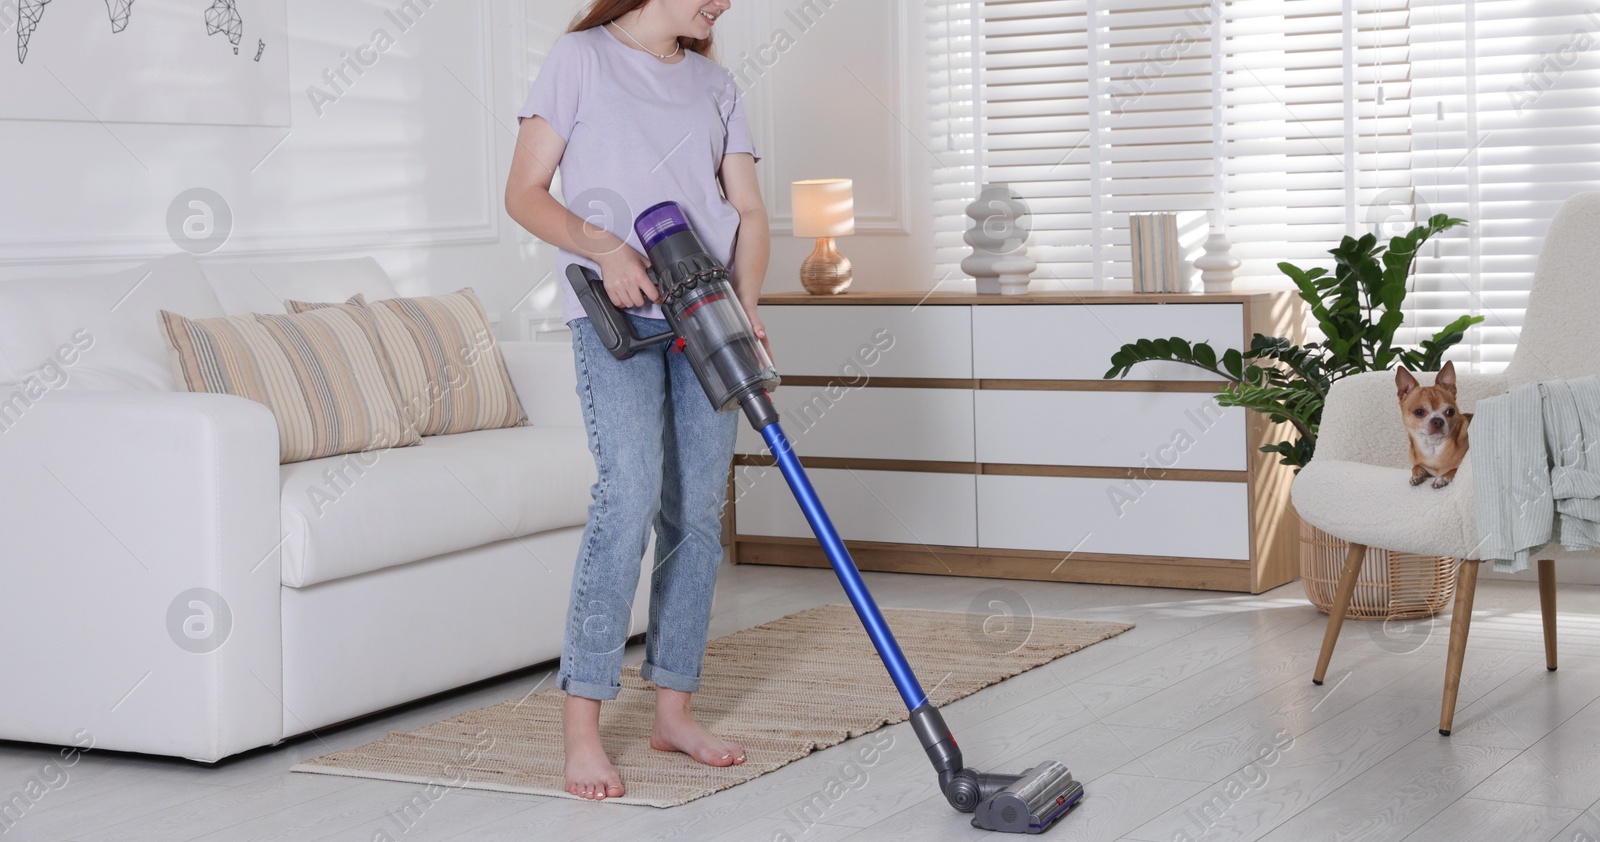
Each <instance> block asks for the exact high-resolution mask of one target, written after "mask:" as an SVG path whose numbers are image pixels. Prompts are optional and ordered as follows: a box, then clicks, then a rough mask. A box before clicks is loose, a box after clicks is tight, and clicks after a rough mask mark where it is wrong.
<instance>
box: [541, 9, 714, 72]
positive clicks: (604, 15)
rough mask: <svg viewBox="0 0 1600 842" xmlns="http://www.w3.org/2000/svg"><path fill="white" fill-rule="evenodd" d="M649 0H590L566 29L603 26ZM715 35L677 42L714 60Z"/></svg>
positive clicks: (686, 48) (574, 29) (576, 30)
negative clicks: (713, 43)
mask: <svg viewBox="0 0 1600 842" xmlns="http://www.w3.org/2000/svg"><path fill="white" fill-rule="evenodd" d="M649 2H650V0H590V3H589V8H588V10H587V11H583V12H579V13H578V16H577V17H575V18H573V19H572V26H571V27H569V28H568V29H567V31H568V32H578V31H581V30H584V29H593V28H595V27H597V26H604V25H606V24H608V23H610V22H612V21H614V20H616V19H617V18H620V17H622V16H623V15H625V14H628V13H629V12H632V11H633V10H635V9H637V8H639V7H641V6H643V5H645V4H646V3H649ZM715 37H716V36H715V35H712V36H710V37H708V38H704V39H699V38H679V39H678V43H680V44H682V45H683V48H684V49H685V50H689V51H690V52H695V53H699V54H700V55H703V56H705V57H706V58H708V59H711V60H713V61H715V60H716V56H715V55H713V54H712V47H711V42H712V39H714V38H715Z"/></svg>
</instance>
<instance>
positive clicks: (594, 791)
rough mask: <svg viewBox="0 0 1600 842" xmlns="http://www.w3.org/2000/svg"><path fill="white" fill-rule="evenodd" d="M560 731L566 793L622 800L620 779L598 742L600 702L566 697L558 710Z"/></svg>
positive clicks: (602, 746)
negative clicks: (564, 754)
mask: <svg viewBox="0 0 1600 842" xmlns="http://www.w3.org/2000/svg"><path fill="white" fill-rule="evenodd" d="M561 732H562V739H563V742H564V743H565V748H566V765H565V767H564V769H563V771H564V773H565V775H566V779H567V792H570V793H572V794H573V795H576V796H578V797H580V798H589V799H593V800H595V801H603V800H605V799H607V798H620V797H622V794H623V792H624V791H625V790H624V789H623V788H622V776H621V775H618V774H617V767H615V766H613V765H611V759H610V758H608V757H606V749H605V746H604V745H603V744H601V742H600V701H599V700H598V699H585V698H583V697H582V696H568V697H567V700H566V703H565V704H564V705H563V706H562V708H561Z"/></svg>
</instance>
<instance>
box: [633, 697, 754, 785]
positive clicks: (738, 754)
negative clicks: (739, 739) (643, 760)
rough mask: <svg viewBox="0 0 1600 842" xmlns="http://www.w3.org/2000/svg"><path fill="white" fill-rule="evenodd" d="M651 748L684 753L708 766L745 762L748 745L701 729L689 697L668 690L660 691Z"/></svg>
mask: <svg viewBox="0 0 1600 842" xmlns="http://www.w3.org/2000/svg"><path fill="white" fill-rule="evenodd" d="M650 747H651V748H653V749H655V750H657V751H681V752H683V753H684V754H687V755H689V756H690V757H692V758H694V759H695V760H698V761H699V762H701V763H704V764H706V765H707V766H733V765H735V764H739V763H743V762H744V746H741V745H739V744H738V743H736V742H733V741H732V740H724V739H722V738H721V737H718V736H716V735H715V734H712V733H711V732H710V731H707V730H706V729H704V728H702V727H700V723H698V722H696V721H694V714H692V713H690V712H689V694H688V693H684V692H682V691H679V690H668V689H666V688H665V687H657V688H656V720H655V726H654V727H652V728H651V729H650Z"/></svg>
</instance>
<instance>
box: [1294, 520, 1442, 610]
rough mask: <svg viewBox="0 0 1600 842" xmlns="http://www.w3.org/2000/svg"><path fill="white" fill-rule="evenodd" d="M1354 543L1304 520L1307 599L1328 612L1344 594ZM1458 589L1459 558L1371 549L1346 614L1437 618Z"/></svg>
mask: <svg viewBox="0 0 1600 842" xmlns="http://www.w3.org/2000/svg"><path fill="white" fill-rule="evenodd" d="M1349 552H1350V545H1349V544H1348V543H1346V542H1344V541H1341V540H1339V539H1338V538H1335V537H1333V536H1332V535H1329V534H1328V533H1326V532H1323V531H1322V530H1320V529H1318V528H1316V527H1315V526H1312V525H1311V524H1309V523H1306V522H1305V521H1304V520H1303V519H1302V520H1301V521H1300V582H1301V584H1302V585H1303V586H1304V587H1305V589H1306V599H1309V600H1311V604H1312V605H1315V606H1316V607H1317V610H1318V611H1321V612H1322V613H1324V614H1326V613H1328V609H1329V608H1330V607H1331V606H1332V605H1333V597H1334V594H1335V593H1337V592H1338V590H1339V574H1340V572H1342V571H1343V570H1344V561H1345V556H1346V555H1347V554H1348V553H1349ZM1455 591H1456V560H1455V559H1453V558H1444V557H1433V556H1424V555H1413V554H1411V553H1401V552H1393V551H1391V550H1380V549H1378V548H1377V547H1368V548H1367V555H1366V558H1365V559H1363V560H1362V563H1361V575H1360V576H1359V577H1357V578H1356V591H1355V594H1353V595H1352V596H1351V597H1350V610H1349V612H1348V613H1347V614H1346V615H1345V616H1347V617H1354V618H1356V619H1360V620H1409V619H1415V618H1420V617H1432V616H1433V615H1435V614H1437V613H1439V612H1440V611H1441V610H1443V608H1444V607H1445V606H1446V605H1448V604H1450V598H1451V597H1452V596H1453V595H1454V594H1455Z"/></svg>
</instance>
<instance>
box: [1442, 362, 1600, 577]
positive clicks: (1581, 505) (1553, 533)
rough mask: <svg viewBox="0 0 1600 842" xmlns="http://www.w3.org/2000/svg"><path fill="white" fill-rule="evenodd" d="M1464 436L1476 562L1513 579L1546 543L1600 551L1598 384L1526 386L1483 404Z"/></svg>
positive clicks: (1593, 380) (1583, 381) (1565, 382)
mask: <svg viewBox="0 0 1600 842" xmlns="http://www.w3.org/2000/svg"><path fill="white" fill-rule="evenodd" d="M1469 436H1470V441H1471V448H1470V449H1469V450H1468V451H1467V458H1469V459H1471V460H1472V471H1473V482H1474V483H1475V484H1476V485H1475V489H1476V493H1475V495H1474V498H1473V504H1474V506H1473V507H1474V510H1475V511H1476V513H1477V519H1478V538H1479V552H1478V557H1479V558H1482V559H1484V560H1485V561H1487V560H1491V559H1492V560H1493V561H1494V569H1495V570H1497V571H1500V572H1503V573H1515V572H1516V571H1519V570H1527V569H1528V566H1529V564H1528V562H1529V561H1531V560H1532V559H1533V558H1535V557H1536V556H1537V555H1538V553H1539V551H1540V550H1541V549H1543V548H1544V546H1545V545H1547V544H1549V543H1550V542H1551V541H1559V542H1560V543H1561V546H1562V547H1565V548H1566V549H1569V550H1592V549H1597V548H1600V379H1597V378H1596V377H1594V376H1593V375H1590V376H1588V377H1579V378H1576V379H1573V380H1553V381H1549V382H1545V383H1525V384H1523V385H1521V386H1516V387H1514V388H1512V389H1511V390H1510V391H1509V392H1507V393H1505V394H1503V395H1497V396H1495V397H1492V398H1484V399H1482V400H1480V401H1478V404H1477V406H1476V407H1475V408H1474V410H1473V416H1472V427H1471V429H1470V431H1469Z"/></svg>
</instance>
